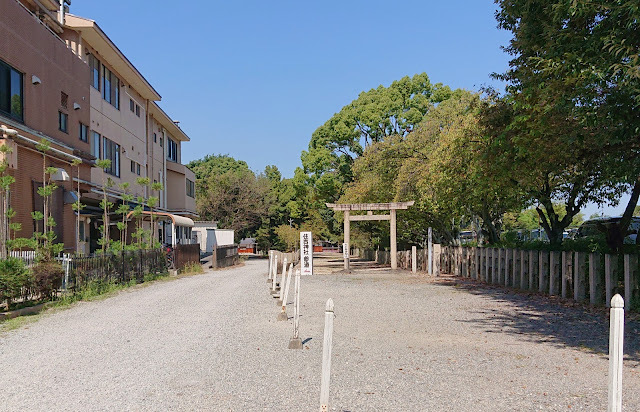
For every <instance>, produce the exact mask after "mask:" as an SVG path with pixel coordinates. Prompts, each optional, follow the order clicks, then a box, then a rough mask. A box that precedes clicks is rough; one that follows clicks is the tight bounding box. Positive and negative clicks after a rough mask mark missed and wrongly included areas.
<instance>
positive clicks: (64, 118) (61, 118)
mask: <svg viewBox="0 0 640 412" xmlns="http://www.w3.org/2000/svg"><path fill="white" fill-rule="evenodd" d="M68 123H69V115H68V114H66V113H62V112H58V129H59V130H60V131H61V132H65V133H69V126H68Z"/></svg>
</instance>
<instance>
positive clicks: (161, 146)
mask: <svg viewBox="0 0 640 412" xmlns="http://www.w3.org/2000/svg"><path fill="white" fill-rule="evenodd" d="M160 147H162V137H161V138H160Z"/></svg>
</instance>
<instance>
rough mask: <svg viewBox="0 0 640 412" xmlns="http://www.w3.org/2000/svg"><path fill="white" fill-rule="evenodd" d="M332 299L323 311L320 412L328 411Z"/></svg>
mask: <svg viewBox="0 0 640 412" xmlns="http://www.w3.org/2000/svg"><path fill="white" fill-rule="evenodd" d="M333 318H334V311H333V299H331V298H329V300H327V306H326V308H325V310H324V342H323V343H322V379H321V381H320V412H327V411H328V410H329V381H330V379H331V344H332V342H333Z"/></svg>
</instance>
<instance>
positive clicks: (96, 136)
mask: <svg viewBox="0 0 640 412" xmlns="http://www.w3.org/2000/svg"><path fill="white" fill-rule="evenodd" d="M101 140H102V139H101V136H100V133H96V132H93V138H92V139H91V154H92V155H93V156H94V157H95V158H96V159H100V148H101V147H102V145H101Z"/></svg>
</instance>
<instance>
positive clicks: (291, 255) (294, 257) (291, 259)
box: [267, 250, 300, 273]
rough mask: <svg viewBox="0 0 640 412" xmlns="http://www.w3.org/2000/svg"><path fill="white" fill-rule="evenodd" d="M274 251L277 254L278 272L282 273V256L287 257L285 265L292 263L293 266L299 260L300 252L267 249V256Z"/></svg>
mask: <svg viewBox="0 0 640 412" xmlns="http://www.w3.org/2000/svg"><path fill="white" fill-rule="evenodd" d="M272 252H273V253H275V254H276V255H277V256H278V273H282V262H284V258H287V265H288V264H289V263H293V264H294V266H295V265H297V264H298V262H299V261H300V252H281V251H279V250H269V254H268V255H267V256H271V253H272Z"/></svg>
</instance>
